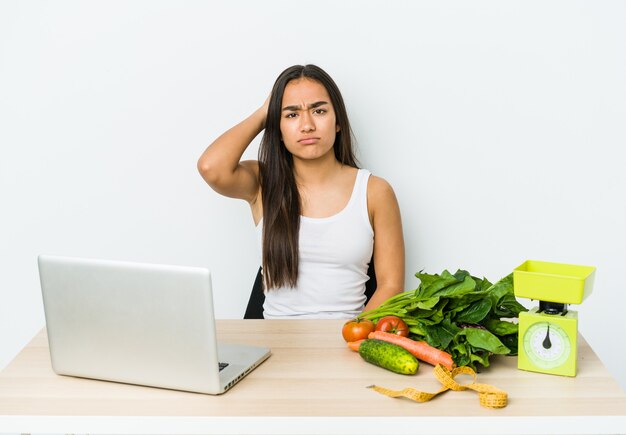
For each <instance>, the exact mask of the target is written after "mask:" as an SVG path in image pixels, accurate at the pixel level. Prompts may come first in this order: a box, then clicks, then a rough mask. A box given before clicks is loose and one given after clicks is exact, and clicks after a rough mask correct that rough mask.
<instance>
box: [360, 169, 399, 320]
mask: <svg viewBox="0 0 626 435" xmlns="http://www.w3.org/2000/svg"><path fill="white" fill-rule="evenodd" d="M367 202H368V205H369V206H368V208H369V214H370V220H371V222H372V227H373V228H374V268H375V270H376V282H377V287H376V291H375V292H374V295H373V296H372V297H371V299H370V300H369V302H368V303H367V305H366V306H365V310H366V311H367V310H372V309H374V308H376V307H378V306H379V305H380V304H381V303H382V302H384V301H385V300H387V299H389V298H390V297H391V296H394V295H396V294H398V293H401V292H402V291H404V237H403V234H402V219H401V217H400V207H399V206H398V200H397V199H396V195H395V193H394V191H393V189H392V187H391V186H390V185H389V183H387V181H385V180H384V179H382V178H379V177H375V176H370V180H369V183H368V188H367Z"/></svg>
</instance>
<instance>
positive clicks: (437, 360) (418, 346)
mask: <svg viewBox="0 0 626 435" xmlns="http://www.w3.org/2000/svg"><path fill="white" fill-rule="evenodd" d="M369 338H376V339H378V340H384V341H387V342H389V343H393V344H397V345H398V346H401V347H403V348H405V349H406V350H408V351H409V352H410V353H411V354H413V356H414V357H416V358H417V359H419V360H422V361H424V362H427V363H428V364H432V365H434V366H436V365H437V364H441V365H443V366H444V367H445V368H447V369H448V370H452V369H453V368H454V367H455V365H454V361H452V355H450V354H449V353H447V352H444V351H443V350H439V349H437V348H436V347H432V346H431V345H430V344H428V343H426V342H425V341H415V340H411V339H410V338H408V337H402V336H400V335H396V334H391V333H389V332H382V331H374V332H370V334H369Z"/></svg>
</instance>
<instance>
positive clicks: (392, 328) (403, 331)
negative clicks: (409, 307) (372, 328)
mask: <svg viewBox="0 0 626 435" xmlns="http://www.w3.org/2000/svg"><path fill="white" fill-rule="evenodd" d="M376 331H383V332H389V333H391V334H396V335H401V336H402V337H408V336H409V327H408V326H407V324H406V323H405V322H404V320H402V319H401V318H400V317H397V316H386V317H383V318H381V319H380V320H379V321H378V322H377V323H376Z"/></svg>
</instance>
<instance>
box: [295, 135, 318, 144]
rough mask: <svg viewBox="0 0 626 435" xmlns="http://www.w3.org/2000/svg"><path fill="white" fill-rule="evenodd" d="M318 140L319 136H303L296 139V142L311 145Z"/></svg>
mask: <svg viewBox="0 0 626 435" xmlns="http://www.w3.org/2000/svg"><path fill="white" fill-rule="evenodd" d="M318 140H320V138H319V137H305V138H302V139H300V140H298V143H301V144H303V145H311V144H314V143H315V142H317V141H318Z"/></svg>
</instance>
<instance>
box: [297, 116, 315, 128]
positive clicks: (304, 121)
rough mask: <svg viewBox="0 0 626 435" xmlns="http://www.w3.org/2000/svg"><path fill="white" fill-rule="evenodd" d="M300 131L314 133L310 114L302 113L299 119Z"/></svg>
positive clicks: (313, 124)
mask: <svg viewBox="0 0 626 435" xmlns="http://www.w3.org/2000/svg"><path fill="white" fill-rule="evenodd" d="M300 120H301V121H300V122H301V124H300V130H302V131H304V132H306V131H314V130H315V122H313V117H312V116H311V114H310V113H308V112H304V113H303V114H302V116H301V117H300Z"/></svg>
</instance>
